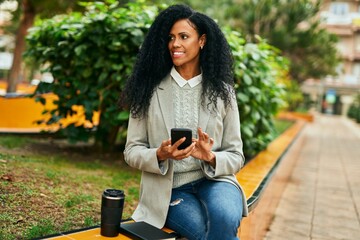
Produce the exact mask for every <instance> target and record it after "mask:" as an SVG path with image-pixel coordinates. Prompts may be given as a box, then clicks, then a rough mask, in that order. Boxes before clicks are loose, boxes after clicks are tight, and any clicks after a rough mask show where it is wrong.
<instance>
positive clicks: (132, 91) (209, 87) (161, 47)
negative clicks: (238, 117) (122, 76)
mask: <svg viewBox="0 0 360 240" xmlns="http://www.w3.org/2000/svg"><path fill="white" fill-rule="evenodd" d="M181 19H187V20H189V21H190V22H191V23H192V24H193V26H194V27H195V28H196V29H195V30H196V31H197V32H198V34H199V36H201V35H203V34H206V44H205V46H204V48H203V49H202V50H201V53H200V66H201V69H202V74H203V81H202V87H203V92H202V104H204V102H205V101H204V100H205V98H206V97H207V98H208V99H209V101H210V103H211V104H214V106H215V107H216V105H217V98H218V97H220V98H221V99H222V100H223V101H224V102H225V104H226V105H228V104H230V102H231V91H229V89H231V90H233V88H232V86H233V84H234V78H233V58H232V54H231V50H230V47H229V44H228V42H227V41H226V39H225V36H224V34H223V33H222V31H221V30H220V28H219V26H218V25H217V24H216V22H215V21H214V20H212V19H211V18H210V17H208V16H206V15H204V14H202V13H198V12H195V11H194V10H192V9H191V8H190V7H188V6H186V5H182V4H178V5H172V6H170V7H168V8H167V9H165V10H163V11H162V12H160V13H159V15H158V16H157V17H156V19H155V20H154V22H153V24H152V25H151V27H150V29H149V32H148V34H147V36H146V38H145V40H144V42H143V44H142V46H141V48H140V51H139V53H138V55H137V60H136V62H135V66H134V69H133V72H132V74H131V76H130V77H129V79H128V81H127V83H126V85H125V88H124V90H123V92H122V97H121V103H122V105H123V106H127V107H128V108H129V109H130V112H131V114H132V115H133V117H142V116H145V115H146V113H147V111H148V109H149V104H150V99H151V97H152V95H153V93H154V90H155V88H156V87H157V86H158V85H159V83H160V82H161V81H162V80H163V79H164V77H165V76H166V75H167V74H169V72H170V70H171V68H172V66H173V63H172V60H171V56H170V52H169V49H168V41H169V33H170V30H171V28H172V26H173V25H174V23H175V22H177V21H178V20H181ZM229 86H231V87H230V88H229Z"/></svg>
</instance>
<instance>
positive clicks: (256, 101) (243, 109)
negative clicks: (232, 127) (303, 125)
mask: <svg viewBox="0 0 360 240" xmlns="http://www.w3.org/2000/svg"><path fill="white" fill-rule="evenodd" d="M226 36H227V38H228V41H229V44H230V46H231V48H232V51H233V55H234V58H235V64H236V65H235V80H236V84H235V89H236V93H237V100H238V105H239V112H240V117H241V134H242V138H243V141H244V152H245V154H246V155H247V157H248V158H251V157H253V156H254V155H255V154H256V153H258V152H259V151H261V150H263V149H264V148H265V147H266V146H267V144H268V143H269V142H270V141H271V140H273V139H274V137H275V136H276V133H275V128H274V122H273V116H274V115H275V114H276V113H277V111H278V109H279V108H280V107H281V106H283V105H284V104H285V103H284V101H283V98H284V96H283V95H284V86H283V85H282V84H280V83H279V82H278V81H277V78H278V77H280V76H281V74H282V72H283V71H284V70H286V69H287V62H286V59H284V58H283V57H281V56H279V53H278V50H277V49H276V48H274V47H272V46H270V45H269V44H267V43H266V42H265V41H264V40H262V39H260V38H259V43H258V44H253V43H246V41H245V40H244V39H243V38H242V37H241V35H240V34H239V33H237V32H234V31H230V30H227V31H226Z"/></svg>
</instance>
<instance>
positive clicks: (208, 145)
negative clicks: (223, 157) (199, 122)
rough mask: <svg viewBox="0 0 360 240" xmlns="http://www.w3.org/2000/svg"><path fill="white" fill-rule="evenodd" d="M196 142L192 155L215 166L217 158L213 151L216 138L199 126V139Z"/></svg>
mask: <svg viewBox="0 0 360 240" xmlns="http://www.w3.org/2000/svg"><path fill="white" fill-rule="evenodd" d="M194 141H195V142H196V145H195V149H194V151H193V152H192V153H191V156H192V157H194V158H197V159H201V160H203V161H205V162H207V163H209V164H210V165H211V166H213V167H215V165H216V158H215V154H214V153H213V152H212V151H211V149H212V146H213V145H214V139H213V138H210V137H209V135H208V134H207V133H206V132H203V131H202V129H201V128H198V139H195V140H194Z"/></svg>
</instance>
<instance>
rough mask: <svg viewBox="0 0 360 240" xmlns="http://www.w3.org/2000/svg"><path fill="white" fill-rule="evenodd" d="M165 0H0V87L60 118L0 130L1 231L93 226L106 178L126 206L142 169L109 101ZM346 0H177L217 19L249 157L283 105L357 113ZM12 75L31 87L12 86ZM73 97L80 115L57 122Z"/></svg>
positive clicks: (350, 6) (120, 114)
mask: <svg viewBox="0 0 360 240" xmlns="http://www.w3.org/2000/svg"><path fill="white" fill-rule="evenodd" d="M165 2H166V1H161V2H160V1H159V3H157V2H156V1H137V2H135V1H131V3H127V1H104V2H102V1H97V2H94V1H90V2H88V3H86V2H83V3H80V2H78V1H45V0H42V1H30V0H23V1H0V3H1V4H2V5H1V13H2V14H5V15H6V14H8V16H9V18H5V17H2V19H1V20H2V21H1V23H0V24H1V27H2V28H1V34H2V35H1V39H2V41H1V43H3V44H2V45H1V49H0V50H1V52H2V55H1V56H2V57H1V64H0V65H1V67H2V70H1V75H0V78H1V81H3V82H6V83H7V84H6V88H4V89H2V92H1V95H2V97H3V98H4V99H9V98H14V97H18V96H21V97H28V98H32V99H33V100H34V101H37V102H39V103H42V104H44V105H45V106H46V104H48V101H49V100H48V99H47V96H48V94H50V93H52V94H55V95H56V97H57V99H56V101H55V107H54V108H52V109H46V110H45V111H44V114H45V117H44V118H43V119H35V120H37V121H38V123H42V124H45V125H46V126H52V125H56V126H57V127H59V128H58V129H57V131H55V132H39V133H34V134H29V133H27V134H21V133H20V134H19V133H17V134H14V133H12V134H9V133H7V132H6V131H5V132H4V134H2V135H1V136H0V143H1V146H0V150H1V152H0V161H1V162H0V164H1V168H0V171H1V172H0V179H1V181H0V186H1V188H0V191H1V192H0V194H1V196H0V204H1V206H2V209H1V212H0V220H1V224H2V225H0V227H1V228H0V229H1V230H0V237H1V238H4V239H17V238H34V237H39V236H44V235H48V234H52V233H56V232H60V231H67V230H71V229H76V228H81V227H86V226H92V225H96V224H98V223H99V217H100V216H99V211H100V207H99V203H100V197H99V196H100V194H101V192H102V190H103V189H104V188H107V187H115V188H123V189H125V191H126V196H127V199H126V212H125V217H129V216H130V214H131V212H132V211H133V210H134V207H135V206H136V201H137V197H138V190H139V189H138V186H139V176H140V175H139V172H137V171H135V170H134V169H130V168H128V167H127V166H126V164H124V162H123V161H122V149H123V144H124V140H125V137H126V126H127V119H128V112H127V111H126V109H119V108H117V106H116V102H117V99H118V96H119V95H120V93H121V88H122V86H123V83H124V81H125V80H126V77H127V76H128V74H129V73H130V71H131V67H132V64H133V62H134V59H135V56H136V52H137V49H138V48H139V47H140V45H141V42H142V40H143V38H144V36H145V35H146V31H147V29H148V27H149V25H150V24H151V22H152V20H153V18H154V16H155V15H156V13H157V12H158V11H159V10H161V9H163V8H165V7H166V5H168V4H171V3H175V1H172V2H171V1H168V2H166V4H165ZM348 2H349V1H347V3H345V2H343V1H321V2H318V3H317V2H316V1H287V2H286V3H285V2H284V1H275V0H273V1H270V0H267V1H266V0H263V1H207V2H202V1H188V2H187V1H183V2H182V3H187V4H189V5H191V6H192V7H193V8H195V9H197V10H199V11H201V12H205V13H206V14H208V15H209V16H211V17H213V18H215V19H217V21H218V22H219V25H220V26H222V27H223V31H224V33H225V35H226V37H227V39H228V41H229V43H230V45H231V48H232V51H233V55H234V58H235V66H234V67H235V82H236V85H235V89H236V92H237V100H238V103H239V112H240V115H241V121H242V127H241V133H242V136H243V139H244V151H245V154H246V157H247V161H251V159H252V158H253V157H254V156H255V155H256V154H257V153H258V152H259V151H261V150H262V149H264V148H266V146H267V145H268V144H269V143H270V142H271V141H272V140H274V139H275V138H276V137H277V136H278V135H279V134H280V133H281V132H282V131H283V130H284V129H286V128H287V127H288V126H289V125H291V123H292V122H288V121H283V120H280V119H279V118H278V117H277V116H278V114H279V113H281V112H284V111H297V112H309V111H318V112H322V113H325V114H338V115H341V114H342V115H347V116H349V117H351V118H354V119H355V121H356V119H357V121H360V120H359V118H360V111H359V74H360V71H359V65H358V64H359V63H358V62H357V60H358V59H360V58H359V57H358V56H360V55H358V54H357V49H359V48H358V46H357V45H358V43H359V41H358V39H359V37H358V36H357V32H358V31H357V26H358V21H359V20H358V19H359V16H358V15H357V14H358V11H359V10H358V9H359V6H358V5H359V4H358V3H357V1H350V2H351V3H348ZM79 3H80V4H79ZM29 29H30V30H29ZM9 39H10V41H8V40H9ZM25 39H26V41H25ZM4 43H5V44H4ZM4 53H5V54H4ZM9 56H10V59H12V60H11V62H12V64H7V63H6V62H5V60H6V59H8V58H9ZM4 59H5V60H4ZM54 79H55V80H54ZM21 84H30V85H35V86H36V90H35V92H34V94H25V95H24V94H18V89H19V86H20V85H21ZM79 106H80V107H81V108H82V111H83V115H82V117H83V118H84V119H85V121H74V122H70V123H69V122H67V123H66V124H64V123H63V121H64V119H66V118H68V117H69V115H73V114H75V115H76V114H77V113H78V108H77V107H79ZM0 111H1V109H0ZM7 114H8V113H7V112H5V111H1V112H0V118H6V117H7ZM84 119H82V120H84ZM13 121H16V119H13ZM0 127H2V126H0Z"/></svg>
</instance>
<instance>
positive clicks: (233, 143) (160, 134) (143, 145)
mask: <svg viewBox="0 0 360 240" xmlns="http://www.w3.org/2000/svg"><path fill="white" fill-rule="evenodd" d="M171 81H172V79H171V77H170V75H168V76H167V77H165V79H164V80H163V81H162V82H161V84H160V85H159V86H158V87H157V88H156V90H155V91H154V95H153V97H152V99H151V102H150V107H149V111H148V114H147V115H146V116H145V117H143V118H141V119H139V118H133V117H131V116H130V119H129V126H128V132H127V141H126V146H125V151H124V156H125V161H126V162H127V163H128V164H129V165H130V166H132V167H134V168H137V169H139V170H141V171H142V177H141V186H140V199H139V204H138V206H137V208H136V210H135V212H134V214H133V216H132V217H133V219H134V220H135V221H145V222H148V223H150V224H152V225H154V226H156V227H158V228H162V227H163V226H164V224H165V220H166V216H167V212H168V208H169V203H170V197H171V190H172V181H173V163H172V160H171V159H168V160H165V161H164V162H161V163H160V164H159V163H158V160H157V157H156V149H157V148H158V147H159V146H160V145H161V142H162V141H164V140H166V139H169V138H170V130H171V128H173V127H174V126H175V120H174V117H173V116H174V114H173V108H172V97H173V96H172V90H171ZM199 125H200V126H199V127H201V128H202V129H203V131H205V132H206V133H208V134H209V136H210V137H212V138H214V145H213V152H214V154H215V155H216V168H215V169H214V168H212V167H211V166H210V165H208V164H206V163H205V162H202V164H201V168H202V170H203V172H204V174H205V176H206V177H207V178H208V179H212V180H216V181H226V182H230V183H232V184H234V185H235V186H237V187H238V188H239V190H240V191H241V192H242V198H243V199H242V200H243V206H239V207H242V208H243V215H244V216H247V214H248V209H247V204H246V198H245V194H244V191H243V190H242V188H241V186H240V185H239V183H238V181H237V180H236V177H235V174H236V173H237V172H238V171H239V170H240V168H241V167H242V166H243V165H244V155H243V151H242V145H243V144H242V140H241V136H240V131H239V129H240V119H239V113H238V108H237V103H236V101H235V99H234V100H233V101H232V106H231V107H230V106H228V107H227V108H225V105H224V103H223V101H222V100H221V99H220V98H219V99H218V103H217V109H216V110H215V111H212V112H210V111H209V110H207V108H206V107H205V108H204V107H201V109H200V116H199Z"/></svg>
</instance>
